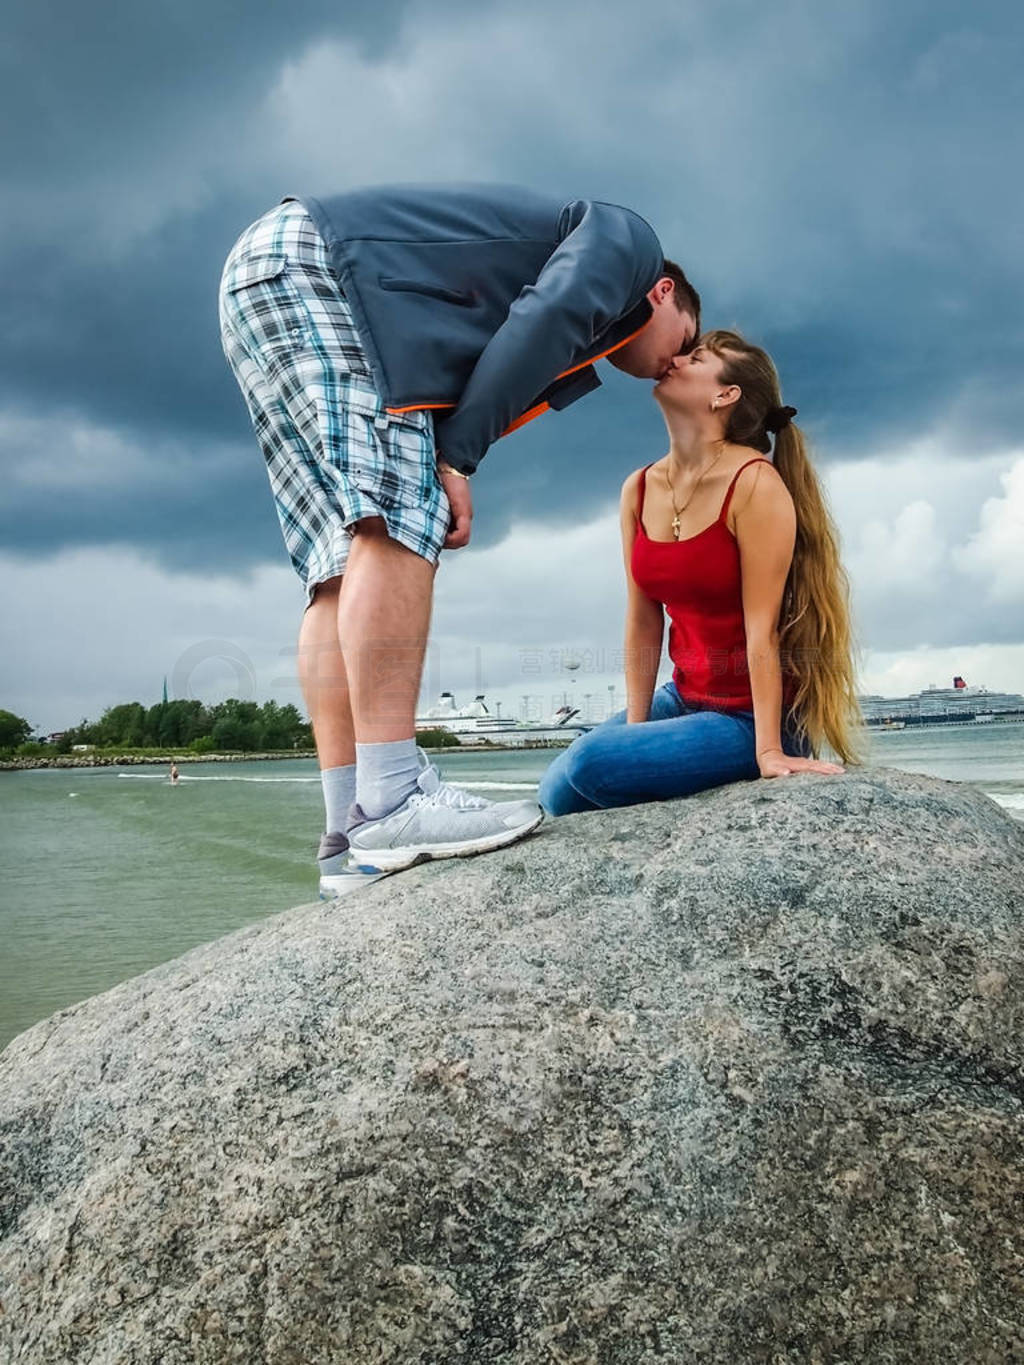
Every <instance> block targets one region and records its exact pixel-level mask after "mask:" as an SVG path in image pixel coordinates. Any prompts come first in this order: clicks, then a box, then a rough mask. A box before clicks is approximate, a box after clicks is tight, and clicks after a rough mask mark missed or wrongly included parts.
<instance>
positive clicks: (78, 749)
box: [71, 744, 96, 754]
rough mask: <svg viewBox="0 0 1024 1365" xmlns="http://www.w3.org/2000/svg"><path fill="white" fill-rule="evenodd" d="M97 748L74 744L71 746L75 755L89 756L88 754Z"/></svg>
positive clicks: (89, 745) (90, 745)
mask: <svg viewBox="0 0 1024 1365" xmlns="http://www.w3.org/2000/svg"><path fill="white" fill-rule="evenodd" d="M95 748H96V745H95V744H72V746H71V752H72V753H73V754H87V753H89V752H90V751H91V750H92V749H95Z"/></svg>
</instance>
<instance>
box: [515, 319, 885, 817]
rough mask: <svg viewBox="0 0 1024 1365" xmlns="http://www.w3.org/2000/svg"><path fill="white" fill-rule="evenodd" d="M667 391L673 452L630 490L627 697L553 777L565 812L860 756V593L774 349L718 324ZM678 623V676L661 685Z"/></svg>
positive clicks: (546, 785) (673, 653) (661, 395)
mask: <svg viewBox="0 0 1024 1365" xmlns="http://www.w3.org/2000/svg"><path fill="white" fill-rule="evenodd" d="M654 396H655V398H656V399H657V401H658V404H659V406H660V407H661V410H662V415H663V416H664V418H665V424H666V426H667V427H668V432H669V437H670V447H669V452H668V454H667V455H665V456H663V457H662V459H660V460H656V461H655V462H654V463H653V464H650V465H648V466H647V467H646V468H645V469H639V470H636V471H635V472H634V473H632V474H631V475H630V476H629V478H628V479H627V480H626V482H625V484H624V485H623V488H622V504H621V512H622V541H623V550H624V554H625V562H626V580H627V584H628V590H629V600H628V606H627V609H626V697H627V705H626V709H625V711H622V712H620V713H619V714H618V715H616V716H613V717H611V718H610V719H609V720H606V721H605V722H604V724H602V725H599V726H598V727H597V728H596V729H595V730H592V731H591V732H590V733H589V734H586V735H582V736H581V737H580V738H579V739H577V740H576V741H575V742H574V743H573V744H571V745H570V746H569V748H568V749H566V750H565V751H564V752H563V753H562V754H560V755H559V756H558V758H557V759H555V761H554V762H553V763H552V764H551V766H550V768H548V770H547V772H546V773H545V774H544V777H543V780H542V781H541V785H540V793H539V796H540V802H541V804H542V805H543V807H544V808H545V810H547V811H548V812H549V813H550V814H552V815H569V814H571V813H573V812H575V811H584V810H598V809H603V808H605V807H609V806H628V805H634V804H636V803H638V802H641V801H657V800H665V799H668V798H670V797H678V796H689V795H691V794H692V793H693V792H699V791H704V790H705V789H706V788H708V787H717V786H721V785H722V784H723V783H726V782H737V781H741V780H743V779H749V778H755V777H758V776H760V777H785V776H788V775H789V774H791V773H801V772H817V773H841V772H843V771H844V770H843V768H842V767H841V766H840V765H839V764H836V763H829V762H824V761H821V760H819V759H818V758H817V757H816V755H817V754H818V753H819V752H820V751H821V748H822V746H823V743H825V742H827V743H828V744H829V745H830V746H831V748H832V750H833V752H834V753H835V754H836V755H838V757H839V758H840V759H841V760H842V762H844V763H847V762H854V763H856V762H859V761H860V758H859V755H858V752H857V744H856V740H855V732H854V727H855V725H857V724H858V723H859V720H860V710H859V706H858V703H857V696H856V690H855V683H854V670H853V665H852V659H851V639H850V614H849V605H848V603H849V586H848V582H847V578H846V574H845V572H844V570H843V568H842V565H841V564H840V562H839V553H838V548H837V535H836V530H835V527H834V525H833V522H832V519H831V517H830V515H829V512H828V509H827V508H826V505H825V502H824V498H823V496H822V492H821V488H820V486H819V483H818V480H817V477H816V475H815V472H814V469H813V467H812V465H811V463H810V461H809V459H808V457H807V453H806V451H805V448H804V440H803V436H802V435H801V433H800V430H799V428H798V427H796V426H794V424H793V422H792V418H793V417H794V416H795V415H796V409H795V408H788V407H783V406H782V405H781V404H782V400H781V396H780V393H779V379H778V375H777V374H776V371H775V367H774V365H773V364H772V361H771V359H770V357H769V356H768V355H767V354H766V353H765V352H764V351H762V350H760V349H759V348H758V347H756V346H751V345H750V344H749V343H748V342H746V341H744V339H743V338H742V337H741V336H738V335H737V334H736V333H734V332H722V331H719V332H708V333H706V334H705V335H704V336H703V337H702V338H701V340H700V343H699V345H698V346H697V347H696V348H695V349H694V350H693V351H692V352H691V353H690V354H689V355H685V356H677V357H676V358H675V360H674V361H673V363H672V366H671V367H670V369H669V370H667V371H666V373H665V374H664V375H663V376H662V378H661V379H660V380H659V381H658V383H657V384H656V385H655V388H654ZM773 435H774V462H773V459H771V458H767V459H766V458H764V456H769V455H771V454H772V436H773ZM758 451H760V452H761V454H760V455H758V454H756V453H755V452H758ZM716 513H717V515H716ZM666 615H667V616H668V618H669V623H670V624H669V644H668V652H669V657H670V658H671V660H672V663H673V664H674V665H675V669H674V673H673V676H672V681H671V682H668V683H666V684H665V685H664V686H663V687H660V688H658V689H657V691H655V683H656V680H657V673H658V665H659V663H660V660H661V650H662V639H663V632H664V624H665V616H666ZM780 621H781V625H780Z"/></svg>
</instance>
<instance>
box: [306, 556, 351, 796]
mask: <svg viewBox="0 0 1024 1365" xmlns="http://www.w3.org/2000/svg"><path fill="white" fill-rule="evenodd" d="M341 585H342V579H341V577H340V576H339V577H338V578H329V579H328V580H327V581H326V582H325V583H321V584H319V585H318V587H317V589H316V595H315V596H314V598H313V601H312V602H311V603H310V604H309V606H308V607H307V608H306V611H305V613H304V614H303V617H302V625H301V627H300V629H299V658H298V673H299V683H300V685H301V687H302V695H303V697H304V698H305V701H306V710H307V712H308V713H309V719H310V722H311V723H312V726H313V739H314V741H315V743H316V752H317V757H318V759H319V761H320V768H321V770H323V769H324V768H338V767H343V766H347V765H348V764H351V763H354V762H355V761H356V745H355V737H354V734H353V729H352V707H351V705H350V703H349V694H348V678H347V676H346V673H345V660H344V658H343V656H342V653H341V648H340V646H339V644H338V597H339V594H340V591H341Z"/></svg>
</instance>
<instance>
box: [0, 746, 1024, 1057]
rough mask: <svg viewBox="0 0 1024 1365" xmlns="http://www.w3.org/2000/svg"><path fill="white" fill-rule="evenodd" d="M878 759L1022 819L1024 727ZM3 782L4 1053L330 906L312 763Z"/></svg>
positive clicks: (454, 764) (514, 777) (514, 762)
mask: <svg viewBox="0 0 1024 1365" xmlns="http://www.w3.org/2000/svg"><path fill="white" fill-rule="evenodd" d="M875 744H876V756H877V761H878V762H880V763H884V764H885V765H887V766H890V767H895V768H903V769H906V770H907V771H909V772H921V773H929V774H932V775H933V776H936V777H944V778H950V779H952V780H954V781H966V782H971V783H973V784H974V785H976V786H979V787H980V788H981V789H982V790H984V791H986V792H988V793H989V794H990V795H991V796H992V797H993V798H994V799H995V800H997V801H999V802H1000V803H1001V804H1003V805H1004V806H1005V807H1006V808H1007V810H1008V811H1009V813H1010V814H1012V815H1014V816H1016V817H1017V818H1020V819H1024V725H1001V726H993V727H991V728H983V727H971V728H970V729H962V730H942V729H931V730H927V731H923V732H915V731H901V732H899V733H894V734H883V735H877V736H875ZM552 757H553V755H552V753H551V752H550V751H545V750H531V751H525V752H522V753H497V754H480V753H476V754H451V755H444V756H443V757H442V758H441V759H440V764H439V765H440V767H441V769H442V771H443V772H444V774H445V776H446V777H447V778H449V779H450V780H452V781H455V782H460V783H462V784H464V785H466V786H471V787H472V788H474V789H475V790H479V791H480V792H481V794H483V795H484V796H491V797H493V798H495V799H501V795H502V792H505V793H508V797H509V799H511V797H512V796H513V795H517V796H518V795H520V794H528V793H529V792H530V791H531V790H533V789H534V788H535V787H536V785H537V782H538V780H539V778H540V775H541V773H542V772H543V770H544V768H545V767H546V766H547V764H548V762H549V761H550V760H551V758H552ZM181 773H182V777H181V781H180V783H179V784H178V786H176V787H172V786H171V785H170V782H169V780H168V777H167V770H166V769H164V768H160V769H157V768H142V767H132V768H78V769H36V770H33V771H30V772H20V773H0V872H2V881H0V944H2V950H0V1047H2V1046H3V1045H4V1044H5V1043H7V1042H9V1041H10V1039H11V1038H12V1037H14V1036H15V1034H17V1033H20V1032H21V1031H22V1030H23V1029H26V1028H28V1027H29V1025H30V1024H33V1023H35V1022H36V1021H37V1020H39V1019H43V1018H45V1017H46V1016H47V1015H49V1014H52V1013H53V1012H54V1011H55V1010H58V1009H61V1008H63V1007H64V1006H66V1005H69V1004H72V1003H73V1002H74V1001H76V1000H81V999H83V998H84V997H86V996H89V995H95V994H96V993H97V992H99V991H103V990H107V989H108V988H109V987H111V986H114V985H116V984H117V983H118V982H119V981H123V980H125V979H126V978H127V977H130V976H134V975H136V974H137V973H139V972H143V971H146V970H147V969H148V968H150V967H154V966H156V965H157V964H158V963H160V962H165V961H167V960H168V959H169V958H172V957H177V956H178V955H179V954H180V953H183V952H185V951H186V950H187V949H189V948H192V947H194V946H195V945H196V944H198V943H204V942H208V941H209V940H211V939H215V938H219V937H220V936H221V935H222V934H226V933H228V932H230V931H231V930H232V929H237V928H239V927H241V926H242V925H245V924H251V923H253V922H254V921H256V920H260V919H264V918H266V916H268V915H273V914H276V913H278V912H280V911H282V910H285V909H287V908H288V907H289V906H293V905H298V904H302V903H304V902H308V901H313V900H315V899H316V897H317V871H316V861H315V858H316V846H317V843H318V841H319V836H320V830H321V829H322V827H323V804H322V799H321V795H320V779H319V775H318V773H317V768H316V764H315V762H314V761H313V760H311V759H304V760H302V759H300V760H283V761H281V762H266V761H264V762H256V763H231V764H225V763H196V764H187V765H182V767H181Z"/></svg>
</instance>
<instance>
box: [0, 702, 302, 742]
mask: <svg viewBox="0 0 1024 1365" xmlns="http://www.w3.org/2000/svg"><path fill="white" fill-rule="evenodd" d="M32 731H33V727H32V726H31V725H30V724H29V722H28V721H26V720H24V719H22V717H21V716H16V715H14V714H13V713H12V712H10V711H2V710H0V750H6V751H8V752H10V751H20V752H25V751H27V750H32V751H33V752H36V751H40V750H41V751H42V752H47V753H53V752H54V750H56V751H57V752H59V753H68V752H69V751H70V749H71V747H72V746H73V745H75V744H94V745H95V746H96V747H97V748H98V749H125V750H127V749H165V750H168V751H170V750H182V749H188V750H191V751H192V752H193V753H213V752H218V753H221V752H225V751H231V750H235V751H241V752H243V753H253V752H269V751H272V750H277V749H312V748H313V731H312V727H311V726H310V724H309V722H308V721H305V720H303V718H302V716H301V715H300V714H299V712H298V710H297V709H296V708H295V707H294V706H292V705H291V704H290V703H289V704H287V705H285V706H280V705H279V704H278V703H277V702H276V701H267V702H264V703H263V704H262V705H260V704H259V703H258V702H254V701H239V700H238V699H237V698H236V697H229V698H228V699H227V701H222V702H218V703H217V704H216V705H215V706H204V704H203V703H202V702H200V701H161V702H157V703H156V705H155V706H143V705H142V703H141V702H138V701H129V702H123V703H121V704H120V705H119V706H110V707H108V708H107V710H106V711H104V712H103V715H102V716H101V717H100V718H99V720H96V721H91V720H83V721H82V722H81V724H80V725H76V726H73V727H72V728H71V729H69V730H66V731H65V732H64V734H63V736H62V738H61V739H60V740H59V741H58V742H57V743H56V744H53V745H46V746H41V745H40V744H39V743H38V742H36V743H32V742H31V740H30V736H31V735H32Z"/></svg>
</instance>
